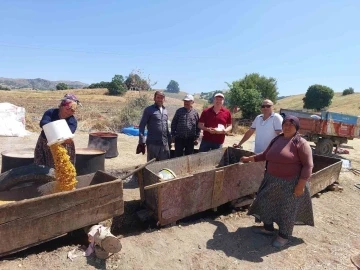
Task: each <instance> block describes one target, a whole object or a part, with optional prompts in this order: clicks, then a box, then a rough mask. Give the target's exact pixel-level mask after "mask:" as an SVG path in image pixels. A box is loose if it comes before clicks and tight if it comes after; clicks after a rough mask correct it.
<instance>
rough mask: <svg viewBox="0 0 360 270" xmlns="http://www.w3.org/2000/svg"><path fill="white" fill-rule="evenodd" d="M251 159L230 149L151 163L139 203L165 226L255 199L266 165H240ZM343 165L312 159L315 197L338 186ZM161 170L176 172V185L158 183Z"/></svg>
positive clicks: (327, 159) (143, 178) (140, 178)
mask: <svg viewBox="0 0 360 270" xmlns="http://www.w3.org/2000/svg"><path fill="white" fill-rule="evenodd" d="M251 155H253V153H252V152H248V151H245V150H241V149H234V148H232V147H228V148H222V149H217V150H212V151H209V152H206V153H198V154H194V155H188V156H183V157H179V158H174V159H169V160H164V161H158V162H155V163H152V164H151V165H148V166H146V167H145V169H144V170H143V171H141V172H140V173H139V174H138V182H139V189H140V198H141V201H142V203H143V204H144V205H145V206H146V207H147V208H148V209H149V210H151V211H152V212H153V215H154V217H155V219H157V220H158V224H159V225H166V224H169V223H172V222H176V221H177V220H180V219H182V218H184V217H187V216H190V215H193V214H196V213H199V212H202V211H205V210H207V209H211V208H215V207H218V206H220V205H222V204H225V203H227V202H229V201H232V200H235V199H238V198H241V197H245V196H249V195H252V194H254V193H255V192H256V191H257V190H258V188H259V186H260V184H261V182H262V180H263V177H264V170H265V162H263V161H262V162H250V163H246V164H241V163H240V162H239V161H240V158H241V157H242V156H251ZM341 165H342V162H341V160H340V159H335V158H330V157H323V156H317V155H314V169H313V172H312V176H311V181H310V192H311V195H314V194H316V193H318V192H320V191H321V190H323V189H325V188H326V187H327V186H329V185H331V184H332V183H334V182H336V181H338V179H339V174H340V171H341ZM163 168H169V169H171V170H172V171H174V172H175V174H176V176H177V177H176V179H171V180H162V179H160V177H159V176H158V173H159V171H161V170H162V169H163Z"/></svg>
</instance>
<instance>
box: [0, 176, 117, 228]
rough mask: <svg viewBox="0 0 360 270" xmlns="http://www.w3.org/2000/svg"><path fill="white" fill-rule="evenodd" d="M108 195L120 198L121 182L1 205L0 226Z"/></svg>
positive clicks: (62, 209)
mask: <svg viewBox="0 0 360 270" xmlns="http://www.w3.org/2000/svg"><path fill="white" fill-rule="evenodd" d="M109 194H113V195H115V196H119V197H121V198H122V196H123V194H122V181H121V180H116V181H112V182H109V183H103V184H98V185H94V186H89V187H85V188H81V189H77V190H73V191H67V192H60V193H55V194H51V195H46V196H41V197H37V198H33V199H28V200H23V201H19V202H17V203H15V204H10V205H6V204H5V205H2V206H0V224H3V223H6V222H9V221H12V220H16V219H22V218H24V217H36V216H46V215H50V214H52V213H56V212H58V211H64V210H66V209H68V208H71V207H74V206H76V205H78V204H82V203H86V202H88V201H90V200H92V198H101V197H104V196H106V195H109Z"/></svg>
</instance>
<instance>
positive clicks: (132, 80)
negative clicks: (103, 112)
mask: <svg viewBox="0 0 360 270" xmlns="http://www.w3.org/2000/svg"><path fill="white" fill-rule="evenodd" d="M125 84H126V87H127V89H128V90H136V91H148V90H150V89H151V86H150V84H149V83H148V81H147V80H145V79H143V78H141V77H140V75H139V74H137V73H136V72H134V71H133V72H131V73H130V74H129V76H128V77H127V78H126V80H125Z"/></svg>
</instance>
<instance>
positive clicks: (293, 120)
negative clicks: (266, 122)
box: [269, 115, 301, 146]
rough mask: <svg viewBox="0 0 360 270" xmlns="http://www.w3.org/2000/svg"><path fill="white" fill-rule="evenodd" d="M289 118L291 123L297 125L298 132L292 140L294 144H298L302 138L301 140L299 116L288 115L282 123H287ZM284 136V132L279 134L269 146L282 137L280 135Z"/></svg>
mask: <svg viewBox="0 0 360 270" xmlns="http://www.w3.org/2000/svg"><path fill="white" fill-rule="evenodd" d="M287 120H288V121H290V122H291V124H293V125H294V126H295V128H296V133H295V134H294V136H293V137H292V139H291V140H292V142H293V144H295V145H297V144H298V143H299V142H300V140H301V135H300V133H299V129H300V120H299V118H297V117H296V116H293V115H287V116H286V117H285V118H284V120H283V122H282V125H284V123H285V122H286V121H287ZM282 136H284V133H281V134H279V135H277V136H276V137H275V138H274V139H272V141H271V142H270V144H269V146H271V145H272V144H273V143H274V142H275V141H276V140H277V139H278V138H280V137H282Z"/></svg>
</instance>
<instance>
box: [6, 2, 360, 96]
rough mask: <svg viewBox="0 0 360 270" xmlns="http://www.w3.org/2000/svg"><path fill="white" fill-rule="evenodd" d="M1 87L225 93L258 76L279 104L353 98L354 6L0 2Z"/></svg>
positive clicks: (357, 27)
mask: <svg viewBox="0 0 360 270" xmlns="http://www.w3.org/2000/svg"><path fill="white" fill-rule="evenodd" d="M0 4H1V8H0V61H1V62H0V77H11V78H39V77H40V78H44V79H49V80H78V81H82V82H85V83H93V82H99V81H110V80H111V78H112V77H113V75H114V74H122V75H128V74H129V72H130V71H131V70H133V69H141V70H142V71H143V73H144V74H145V75H148V74H150V78H151V79H152V80H153V81H157V82H158V83H157V85H156V86H155V88H165V87H166V86H167V84H168V82H169V81H170V80H171V79H174V80H176V81H177V82H179V84H180V88H181V90H183V91H186V92H189V93H195V92H196V93H199V92H207V91H212V90H216V89H226V84H225V82H232V81H234V80H238V79H240V78H242V77H243V76H244V75H245V74H247V73H252V72H258V73H260V74H262V75H265V76H271V77H274V78H276V79H277V81H278V87H279V92H280V95H292V94H298V93H304V92H305V91H306V90H307V88H308V87H309V86H310V85H311V84H315V83H317V84H324V85H327V86H329V87H331V88H333V89H334V90H335V91H342V90H343V89H345V88H347V87H349V86H352V87H354V88H355V91H360V83H359V71H360V22H359V17H360V1H359V0H327V1H324V0H313V1H310V0H299V1H292V0H287V1H280V0H252V1H250V0H249V1H248V0H234V1H230V0H228V1H227V0H223V1H219V0H216V1H215V0H206V1H205V0H193V1H171V0H166V1H165V0H142V1H140V0H138V1H136V0H133V1H120V0H113V1H110V0H102V1H95V0H86V1H85V0H76V1H68V0H61V1H48V0H47V1H40V0H33V1H30V0H26V1H25V0H16V1H7V0H0Z"/></svg>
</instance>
